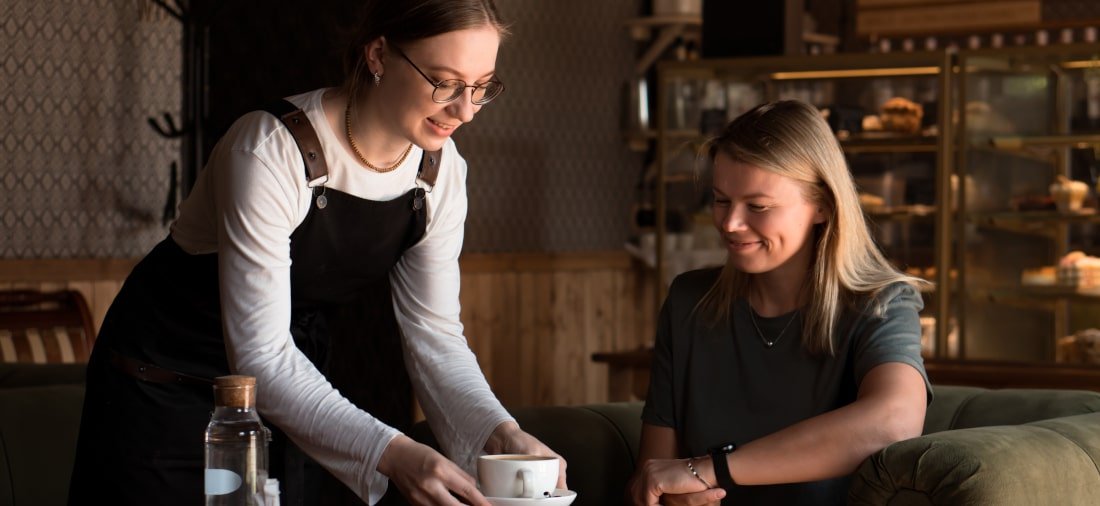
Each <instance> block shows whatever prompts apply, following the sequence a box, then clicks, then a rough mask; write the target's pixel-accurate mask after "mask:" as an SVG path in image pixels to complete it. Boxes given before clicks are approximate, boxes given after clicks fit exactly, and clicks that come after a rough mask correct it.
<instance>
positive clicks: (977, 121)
mask: <svg viewBox="0 0 1100 506" xmlns="http://www.w3.org/2000/svg"><path fill="white" fill-rule="evenodd" d="M966 129H967V130H968V131H970V132H973V133H982V134H994V135H1008V134H1012V133H1013V132H1015V131H1016V127H1015V125H1013V124H1012V121H1010V120H1009V119H1008V118H1006V117H1005V116H1004V115H1003V114H1001V113H999V112H997V111H995V110H993V106H991V105H989V103H988V102H983V101H981V100H971V101H969V102H967V103H966Z"/></svg>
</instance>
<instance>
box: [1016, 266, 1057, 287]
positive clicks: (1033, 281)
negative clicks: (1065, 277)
mask: <svg viewBox="0 0 1100 506" xmlns="http://www.w3.org/2000/svg"><path fill="white" fill-rule="evenodd" d="M1057 283H1058V270H1057V269H1055V268H1054V267H1052V266H1047V267H1037V268H1034V269H1024V270H1023V272H1021V273H1020V284H1021V285H1024V286H1053V285H1055V284H1057Z"/></svg>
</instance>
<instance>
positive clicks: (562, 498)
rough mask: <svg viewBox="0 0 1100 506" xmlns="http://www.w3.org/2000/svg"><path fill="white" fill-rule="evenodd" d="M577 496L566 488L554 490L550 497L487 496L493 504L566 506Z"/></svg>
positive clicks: (502, 505)
mask: <svg viewBox="0 0 1100 506" xmlns="http://www.w3.org/2000/svg"><path fill="white" fill-rule="evenodd" d="M576 498H577V493H576V492H574V491H572V490H566V489H564V488H559V489H557V490H554V495H552V496H550V497H533V498H526V497H486V499H488V500H489V504H492V505H493V506H534V505H536V504H537V505H538V506H566V505H568V504H572V503H573V500H574V499H576Z"/></svg>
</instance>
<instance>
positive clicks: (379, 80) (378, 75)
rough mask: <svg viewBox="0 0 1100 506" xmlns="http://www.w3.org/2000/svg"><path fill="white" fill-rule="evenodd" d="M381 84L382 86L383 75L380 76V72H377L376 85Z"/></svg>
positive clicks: (375, 76) (375, 74) (375, 75)
mask: <svg viewBox="0 0 1100 506" xmlns="http://www.w3.org/2000/svg"><path fill="white" fill-rule="evenodd" d="M379 84H382V74H380V73H378V72H375V73H374V85H375V86H378V85H379Z"/></svg>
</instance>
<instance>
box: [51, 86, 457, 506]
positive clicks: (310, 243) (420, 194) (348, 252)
mask: <svg viewBox="0 0 1100 506" xmlns="http://www.w3.org/2000/svg"><path fill="white" fill-rule="evenodd" d="M267 110H268V111H269V112H272V113H273V114H275V115H276V116H277V117H279V118H280V120H282V121H283V122H284V124H286V126H287V127H289V128H290V130H291V132H292V134H294V137H295V138H296V140H297V141H298V143H299V147H300V148H301V150H302V156H303V159H304V160H305V162H306V167H307V174H306V177H307V179H308V180H309V181H320V182H322V183H323V181H325V180H327V179H326V178H327V168H326V167H325V166H324V161H323V159H324V157H323V156H319V155H320V143H319V142H318V141H317V139H316V134H315V133H314V132H313V131H312V128H311V127H309V124H308V120H305V114H304V113H302V112H301V111H298V110H297V109H296V108H294V107H293V106H292V105H290V104H289V103H287V102H280V103H279V104H278V105H277V106H273V107H269V108H268V109H267ZM303 121H304V123H305V125H304V126H303V125H302V123H303ZM438 166H439V152H431V153H427V152H426V153H425V154H424V158H423V159H422V161H421V169H420V174H419V175H420V178H421V179H422V180H424V181H425V182H427V183H428V185H429V187H430V185H431V184H434V181H435V175H436V172H437V170H438ZM425 208H426V205H425V190H424V189H422V188H420V187H419V186H418V187H416V188H413V189H411V190H409V191H408V192H407V193H405V194H404V195H402V196H400V197H398V198H395V199H393V200H389V201H384V202H382V201H371V200H366V199H361V198H358V197H355V196H353V195H349V194H347V193H343V192H340V191H337V190H333V189H329V188H325V187H324V186H323V184H321V185H320V186H318V187H316V188H314V199H313V202H312V204H311V206H310V209H309V212H308V214H307V216H306V218H305V220H304V221H303V222H302V223H301V224H300V225H299V226H298V227H297V228H296V229H295V230H294V232H293V233H292V234H291V236H290V246H291V260H292V264H291V268H290V277H291V298H292V300H291V308H292V312H291V328H290V331H291V334H292V336H293V338H294V342H295V345H296V346H298V347H299V348H300V349H301V350H302V351H303V352H304V353H305V355H306V356H307V357H308V358H309V359H310V360H311V361H312V362H313V363H314V364H315V365H316V366H317V367H318V369H319V370H320V371H321V372H322V373H323V374H324V375H325V377H326V378H327V379H328V380H329V381H330V382H331V383H332V384H333V386H334V387H336V388H337V389H338V390H339V391H340V393H341V394H343V395H344V396H345V397H347V398H348V399H349V400H351V401H352V402H353V403H355V404H356V405H357V406H358V407H360V408H361V409H364V410H365V411H367V412H369V413H371V414H372V415H373V416H375V417H376V418H378V419H380V420H381V421H383V422H385V423H387V424H389V425H391V426H393V427H396V428H397V429H399V430H405V429H407V428H408V427H409V426H410V425H411V423H412V411H413V407H412V398H413V396H412V387H411V384H410V382H409V378H408V375H407V373H406V371H405V368H404V360H403V357H402V353H401V342H400V333H399V330H398V327H397V321H396V318H395V316H394V313H393V301H392V296H391V293H390V284H389V272H390V270H391V269H392V268H393V266H394V265H395V264H396V263H397V261H398V260H399V259H400V258H401V255H402V254H403V253H404V252H405V250H407V249H408V248H410V247H411V246H413V245H414V244H416V242H418V241H419V240H420V239H421V238H422V237H423V235H424V230H425V226H426V214H427V213H426V210H425ZM217 269H218V267H217V255H216V254H213V253H211V254H203V255H190V254H188V253H186V252H184V251H183V250H182V249H181V248H180V247H179V246H178V245H177V244H176V243H175V242H174V241H173V240H172V238H171V237H168V238H167V239H165V240H164V241H162V242H161V243H160V244H158V245H157V246H156V247H154V248H153V250H152V251H151V252H150V253H149V254H148V255H147V256H146V257H145V258H144V259H142V261H141V262H139V263H138V265H137V266H135V268H134V270H133V272H132V273H131V274H130V275H129V276H128V277H127V279H126V282H125V283H124V284H123V286H122V289H121V290H120V292H119V294H118V295H117V297H116V298H115V300H114V302H113V303H112V304H111V307H110V309H109V310H108V312H107V315H106V317H105V319H104V321H103V325H102V327H101V330H100V333H99V336H98V338H97V339H96V342H95V347H94V349H93V351H92V355H91V357H90V359H89V363H88V377H87V390H86V394H85V400H84V411H83V415H82V418H81V427H80V435H79V440H78V444H77V456H76V463H75V466H74V470H73V477H72V483H71V486H70V495H69V503H70V504H102V503H103V502H104V501H107V502H109V503H111V504H181V505H183V504H187V505H193V504H201V503H202V501H203V482H202V479H203V476H202V475H203V470H202V469H203V434H204V431H205V429H206V424H207V422H209V420H210V414H211V412H212V410H213V401H214V399H213V390H212V388H211V383H210V379H212V378H214V377H217V376H222V375H225V374H229V373H230V372H229V365H228V360H227V358H226V352H225V343H224V337H223V334H222V326H221V309H220V303H219V292H218V271H217ZM263 388H264V386H263V385H262V384H261V385H258V389H259V390H260V391H261V392H262V390H263ZM261 395H262V393H261ZM266 425H267V426H268V427H269V428H270V429H272V431H273V433H274V441H273V442H272V445H271V456H270V468H271V475H272V477H274V478H278V479H279V480H280V485H281V487H280V488H281V489H282V498H281V499H282V504H284V505H288V506H295V505H299V504H348V503H359V502H360V501H359V500H358V498H357V496H356V495H355V494H354V493H353V492H352V491H350V490H349V489H347V488H346V487H344V486H343V485H342V484H341V483H339V482H338V481H337V480H336V479H335V478H333V477H331V476H330V475H328V473H327V472H324V471H323V470H322V469H320V467H319V466H318V465H316V464H315V463H313V462H312V460H310V459H309V458H308V457H305V456H304V455H303V454H302V453H301V451H300V450H298V449H297V448H295V447H294V446H293V444H291V443H289V442H288V441H287V440H286V438H285V436H283V435H282V434H281V432H280V431H279V430H278V428H277V427H275V426H273V425H272V424H271V423H270V422H266ZM391 488H392V487H391ZM391 495H392V494H391Z"/></svg>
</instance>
